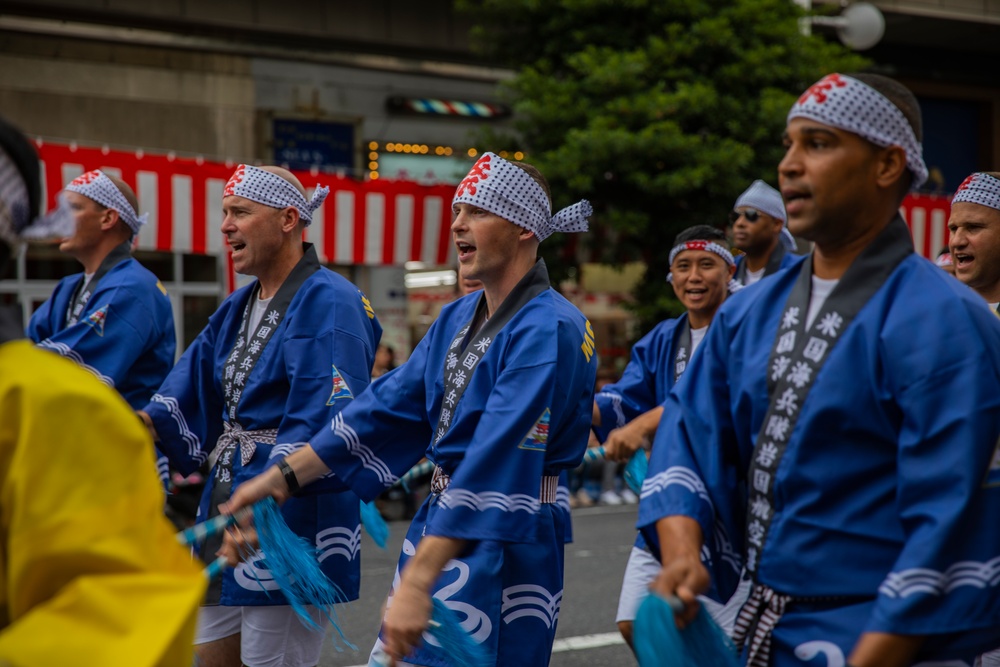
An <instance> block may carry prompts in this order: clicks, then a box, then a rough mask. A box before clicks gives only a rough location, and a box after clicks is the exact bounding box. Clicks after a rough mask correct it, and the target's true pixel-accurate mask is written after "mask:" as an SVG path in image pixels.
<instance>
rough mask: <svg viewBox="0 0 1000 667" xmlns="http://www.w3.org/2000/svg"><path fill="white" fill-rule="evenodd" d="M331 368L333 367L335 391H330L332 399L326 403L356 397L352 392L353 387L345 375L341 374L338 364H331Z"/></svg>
mask: <svg viewBox="0 0 1000 667" xmlns="http://www.w3.org/2000/svg"><path fill="white" fill-rule="evenodd" d="M331 368H333V391H332V392H331V393H330V399H329V400H328V401H327V402H326V404H327V405H333V404H334V403H335V402H337V401H339V400H340V399H342V398H354V394H352V393H351V388H350V387H348V386H347V381H346V380H345V379H344V376H343V375H341V374H340V371H338V370H337V367H336V366H333V365H332V364H331Z"/></svg>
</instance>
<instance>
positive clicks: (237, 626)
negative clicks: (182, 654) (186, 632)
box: [194, 605, 330, 667]
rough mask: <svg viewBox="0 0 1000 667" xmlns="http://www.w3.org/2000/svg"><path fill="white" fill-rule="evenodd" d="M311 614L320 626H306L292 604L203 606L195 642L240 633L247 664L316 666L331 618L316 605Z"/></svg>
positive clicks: (285, 666)
mask: <svg viewBox="0 0 1000 667" xmlns="http://www.w3.org/2000/svg"><path fill="white" fill-rule="evenodd" d="M309 615H310V616H312V618H313V620H314V621H316V623H317V624H319V627H320V628H321V630H313V629H310V628H307V627H306V626H305V625H303V624H302V621H300V620H299V617H298V616H297V615H296V614H295V610H294V609H292V608H291V607H289V606H286V605H281V606H274V607H224V606H221V605H218V606H211V607H202V608H201V610H200V611H199V612H198V629H197V632H196V633H195V639H194V643H195V646H197V645H198V644H207V643H208V642H213V641H217V640H219V639H224V638H226V637H231V636H232V635H235V634H239V635H240V655H241V657H242V660H243V664H244V665H246V666H247V667H315V665H317V664H318V663H319V656H320V650H321V649H322V648H323V637H324V636H325V635H326V629H327V628H328V627H329V624H330V621H329V620H327V618H326V615H325V614H323V612H322V611H320V610H318V609H316V608H315V607H309Z"/></svg>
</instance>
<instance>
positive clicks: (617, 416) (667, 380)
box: [593, 225, 740, 646]
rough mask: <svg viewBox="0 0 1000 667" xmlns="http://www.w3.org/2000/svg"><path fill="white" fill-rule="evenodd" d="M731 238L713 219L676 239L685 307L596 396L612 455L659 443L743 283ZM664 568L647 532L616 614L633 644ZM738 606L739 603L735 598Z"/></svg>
mask: <svg viewBox="0 0 1000 667" xmlns="http://www.w3.org/2000/svg"><path fill="white" fill-rule="evenodd" d="M725 242H726V237H725V234H724V233H723V232H722V231H720V230H718V229H716V228H714V227H709V226H708V225H695V226H694V227H689V228H687V229H685V230H684V231H682V232H681V233H680V234H678V235H677V238H676V239H675V240H674V247H673V249H672V250H671V252H670V273H669V274H668V275H667V281H668V282H669V283H670V284H671V285H672V286H673V288H674V293H675V294H676V295H677V298H678V300H679V301H680V302H681V303H682V304H683V305H684V307H685V312H684V314H682V315H681V316H680V317H678V318H671V319H668V320H664V321H662V322H660V323H659V324H657V325H656V326H655V327H653V330H652V331H650V332H649V333H648V334H646V335H645V336H643V337H642V339H640V340H639V342H637V343H636V344H635V345H633V346H632V352H631V358H630V359H629V362H628V365H627V366H626V367H625V372H624V373H622V377H621V379H619V380H618V381H617V382H615V383H613V384H610V385H607V386H605V387H602V388H601V390H600V392H598V393H597V395H596V396H594V417H593V421H594V432H595V434H596V436H597V439H598V440H599V441H601V442H603V443H604V448H605V456H606V457H607V459H608V460H609V461H616V462H620V463H627V462H628V461H629V460H630V459H631V458H632V456H633V455H635V453H636V452H638V451H639V450H645V451H648V450H649V449H650V448H651V446H652V441H653V436H654V435H655V434H656V428H657V426H658V425H659V423H660V418H661V416H662V415H663V403H664V401H666V400H667V396H668V394H669V393H670V389H671V388H672V387H673V386H674V383H675V382H676V381H677V379H678V378H680V377H681V375H683V374H684V371H685V369H686V368H687V365H688V363H689V362H690V361H691V359H692V357H693V356H694V354H695V352H697V350H698V348H699V347H700V346H701V342H702V340H704V338H705V333H706V332H707V331H708V327H709V325H710V324H711V323H712V318H713V317H715V313H716V311H717V310H718V309H719V307H720V306H721V305H722V303H723V301H725V299H726V296H727V295H728V294H729V293H730V292H731V291H732V292H735V291H738V290H739V289H740V285H739V284H738V283H736V282H735V280H734V279H733V273H734V272H735V271H736V266H735V262H734V260H733V256H732V254H731V253H730V252H729V250H728V249H726V246H725ZM659 571H660V566H659V563H658V562H657V560H656V558H655V557H654V556H653V554H652V553H651V551H650V549H649V546H648V545H647V544H646V541H645V540H644V539H643V538H642V534H641V533H640V534H639V536H638V537H637V538H636V541H635V545H634V546H633V547H632V551H631V553H629V558H628V564H627V565H626V566H625V575H624V577H623V579H622V590H621V594H620V596H619V599H618V613H617V615H616V617H615V622H616V623H617V624H618V630H619V631H620V632H621V633H622V637H624V638H625V641H626V643H628V645H629V646H632V624H633V621H634V620H635V614H636V611H637V610H638V609H639V605H640V603H641V602H642V601H643V600H644V599H645V598H646V595H647V594H648V589H649V584H651V583H652V581H653V579H655V578H656V575H657V574H658V573H659ZM702 602H703V603H704V604H706V606H709V608H710V610H711V613H712V615H713V617H714V618H716V619H717V620H718V621H719V622H720V624H722V625H723V627H725V626H727V625H728V626H732V619H733V618H734V617H735V612H732V611H731V610H726V611H725V612H724V607H723V605H721V604H718V603H716V602H715V601H713V600H710V599H708V598H704V597H703V598H702ZM734 607H736V608H738V604H736V603H735V602H734ZM727 619H728V621H727Z"/></svg>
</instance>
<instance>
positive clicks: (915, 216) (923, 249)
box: [900, 195, 951, 259]
mask: <svg viewBox="0 0 1000 667" xmlns="http://www.w3.org/2000/svg"><path fill="white" fill-rule="evenodd" d="M900 212H901V213H902V214H903V219H904V220H906V224H908V225H909V226H910V235H911V236H912V237H913V248H914V249H915V250H916V251H917V254H918V255H923V256H924V257H926V258H927V259H935V258H936V257H937V254H938V252H940V251H941V249H942V248H946V247H948V238H949V237H950V236H951V234H950V233H949V232H948V216H949V214H950V213H951V197H938V196H935V195H907V197H906V199H904V200H903V205H902V206H901V207H900Z"/></svg>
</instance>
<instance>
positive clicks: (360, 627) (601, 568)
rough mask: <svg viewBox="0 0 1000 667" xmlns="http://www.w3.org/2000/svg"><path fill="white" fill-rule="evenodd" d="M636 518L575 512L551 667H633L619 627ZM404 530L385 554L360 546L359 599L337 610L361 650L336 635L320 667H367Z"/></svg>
mask: <svg viewBox="0 0 1000 667" xmlns="http://www.w3.org/2000/svg"><path fill="white" fill-rule="evenodd" d="M635 517H636V506H635V505H623V506H618V507H603V506H602V507H590V508H586V509H576V510H573V537H574V541H573V543H572V544H568V545H566V582H565V587H564V593H563V600H562V607H561V610H560V612H559V627H558V631H557V633H556V643H555V646H554V647H553V652H552V660H551V662H550V663H549V664H550V665H551V666H552V667H571V666H572V667H635V664H636V663H635V660H634V659H633V658H632V653H631V651H629V649H628V647H627V646H625V644H624V643H623V642H622V640H621V637H620V636H619V634H618V628H617V627H616V626H615V612H616V611H617V609H618V592H619V590H620V587H621V581H622V574H623V573H624V571H625V563H626V562H627V561H628V554H629V551H630V550H631V548H632V542H633V540H634V539H635ZM406 526H407V524H406V522H392V523H390V524H389V528H390V530H389V544H388V547H387V548H386V550H385V551H381V550H379V549H378V547H376V546H375V545H374V543H373V542H372V541H371V539H370V538H368V536H367V535H365V536H364V537H363V538H362V546H361V553H362V558H361V563H362V566H361V599H360V600H356V601H355V602H351V603H350V604H348V605H346V606H345V607H342V608H339V609H340V610H339V616H338V618H339V623H340V627H341V629H342V630H343V632H344V635H345V636H346V638H347V639H348V640H350V641H351V642H352V643H353V644H354V645H355V646H357V649H358V650H356V651H355V650H353V649H351V648H350V647H347V646H346V645H345V644H344V641H343V640H341V639H340V638H339V636H338V635H337V634H336V632H335V631H333V630H330V631H329V632H328V633H327V638H326V642H325V644H324V646H323V655H322V657H321V659H320V662H319V667H354V666H362V665H367V664H368V653H369V651H370V650H371V645H372V642H373V641H374V639H375V637H376V635H377V634H378V627H379V620H380V613H381V605H382V603H383V602H384V600H385V595H386V593H388V591H389V586H390V584H391V583H392V577H393V573H394V572H395V569H396V556H397V555H398V554H399V548H400V545H401V544H402V541H403V536H404V533H405V531H406ZM362 533H364V531H362ZM335 644H336V645H339V647H340V649H341V650H340V651H338V650H337V647H336V646H335ZM456 667H461V666H456ZM525 667H532V666H529V665H525Z"/></svg>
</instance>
